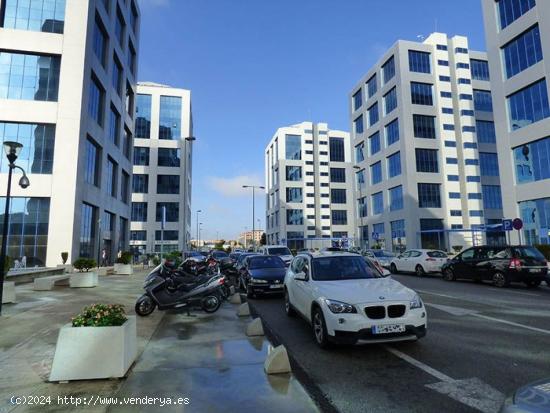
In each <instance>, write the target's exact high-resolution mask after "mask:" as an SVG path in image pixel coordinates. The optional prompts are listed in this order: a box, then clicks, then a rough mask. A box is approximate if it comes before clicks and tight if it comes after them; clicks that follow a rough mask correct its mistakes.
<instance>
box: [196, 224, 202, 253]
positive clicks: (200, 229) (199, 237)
mask: <svg viewBox="0 0 550 413" xmlns="http://www.w3.org/2000/svg"><path fill="white" fill-rule="evenodd" d="M201 231H202V222H199V231H198V241H197V249H198V247H200V245H201Z"/></svg>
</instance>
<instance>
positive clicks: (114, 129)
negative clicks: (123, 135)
mask: <svg viewBox="0 0 550 413" xmlns="http://www.w3.org/2000/svg"><path fill="white" fill-rule="evenodd" d="M108 136H109V140H110V141H111V142H112V143H113V144H115V145H116V146H118V144H119V136H120V115H119V114H118V112H117V110H116V109H115V107H114V106H113V105H111V110H110V113H109V135H108Z"/></svg>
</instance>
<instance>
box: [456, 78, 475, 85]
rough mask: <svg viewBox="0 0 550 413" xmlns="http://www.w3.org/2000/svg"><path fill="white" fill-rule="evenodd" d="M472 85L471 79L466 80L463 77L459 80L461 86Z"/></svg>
mask: <svg viewBox="0 0 550 413" xmlns="http://www.w3.org/2000/svg"><path fill="white" fill-rule="evenodd" d="M471 83H472V81H471V80H470V79H465V78H462V77H461V78H459V79H458V84H459V85H469V84H471Z"/></svg>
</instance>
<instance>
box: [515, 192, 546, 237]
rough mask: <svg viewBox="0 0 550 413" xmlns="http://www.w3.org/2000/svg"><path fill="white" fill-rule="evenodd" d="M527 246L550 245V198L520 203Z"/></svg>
mask: <svg viewBox="0 0 550 413" xmlns="http://www.w3.org/2000/svg"><path fill="white" fill-rule="evenodd" d="M518 206H519V210H520V216H521V219H522V220H523V234H524V237H525V242H526V243H527V244H550V198H541V199H534V200H531V201H523V202H519V203H518Z"/></svg>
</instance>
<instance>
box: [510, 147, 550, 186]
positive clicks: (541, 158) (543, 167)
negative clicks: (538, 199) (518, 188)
mask: <svg viewBox="0 0 550 413" xmlns="http://www.w3.org/2000/svg"><path fill="white" fill-rule="evenodd" d="M514 163H515V169H516V182H517V183H518V184H523V183H526V182H535V181H541V180H543V179H550V137H547V138H543V139H539V140H537V141H534V142H530V143H528V144H526V145H523V146H518V147H517V148H514Z"/></svg>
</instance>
